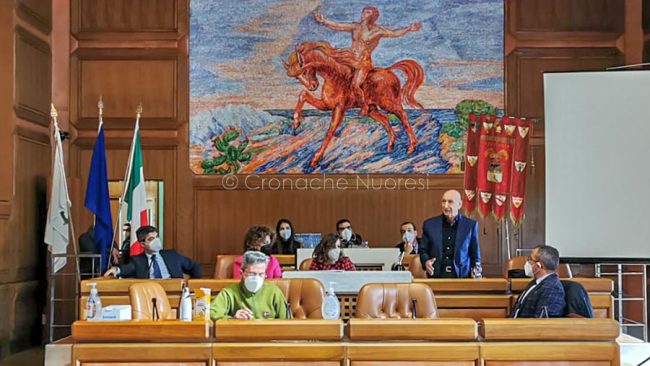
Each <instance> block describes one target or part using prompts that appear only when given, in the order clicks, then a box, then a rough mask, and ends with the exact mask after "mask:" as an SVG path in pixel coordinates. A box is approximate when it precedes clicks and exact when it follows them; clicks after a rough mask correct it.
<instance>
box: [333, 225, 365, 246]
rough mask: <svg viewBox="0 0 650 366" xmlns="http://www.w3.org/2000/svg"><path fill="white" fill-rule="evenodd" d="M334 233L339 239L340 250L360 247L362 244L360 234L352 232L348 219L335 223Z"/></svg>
mask: <svg viewBox="0 0 650 366" xmlns="http://www.w3.org/2000/svg"><path fill="white" fill-rule="evenodd" d="M336 232H337V233H339V237H340V238H341V248H355V247H360V246H361V244H362V243H363V239H362V238H361V234H359V233H355V232H354V231H352V224H351V223H350V220H348V219H341V220H339V221H338V222H337V223H336Z"/></svg>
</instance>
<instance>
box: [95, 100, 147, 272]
mask: <svg viewBox="0 0 650 366" xmlns="http://www.w3.org/2000/svg"><path fill="white" fill-rule="evenodd" d="M102 107H103V104H102ZM100 111H101V110H100ZM141 115H142V102H140V104H138V109H137V110H136V117H135V128H134V129H133V139H132V140H131V149H130V151H129V160H128V161H127V163H126V171H125V172H124V186H123V188H122V195H121V196H120V203H119V206H118V208H117V220H116V221H117V223H116V224H115V229H114V230H113V240H112V242H111V254H109V255H112V252H113V248H114V247H115V245H116V244H117V245H119V248H120V249H122V243H119V244H118V243H115V235H116V234H117V230H118V227H119V226H120V222H121V218H122V208H123V206H124V196H125V195H126V190H127V189H128V187H129V183H130V182H129V180H130V178H131V174H130V172H131V165H132V164H133V149H134V148H135V139H136V135H137V131H139V130H140V116H141ZM111 267H113V266H112V265H111V261H108V268H111Z"/></svg>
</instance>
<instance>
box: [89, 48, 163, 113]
mask: <svg viewBox="0 0 650 366" xmlns="http://www.w3.org/2000/svg"><path fill="white" fill-rule="evenodd" d="M80 63H81V65H80V73H81V75H80V82H81V85H80V88H81V89H80V101H79V103H80V106H79V107H80V109H81V118H91V119H96V118H97V112H98V111H97V101H98V100H99V97H100V95H101V96H103V99H104V108H105V109H104V116H105V117H106V118H107V119H110V118H131V119H134V117H135V111H136V109H137V107H138V104H139V103H142V105H143V107H144V108H145V109H144V114H143V115H144V116H146V117H147V118H175V117H176V63H175V61H174V60H82V61H80Z"/></svg>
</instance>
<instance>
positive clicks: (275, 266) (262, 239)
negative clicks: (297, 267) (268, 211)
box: [232, 226, 282, 279]
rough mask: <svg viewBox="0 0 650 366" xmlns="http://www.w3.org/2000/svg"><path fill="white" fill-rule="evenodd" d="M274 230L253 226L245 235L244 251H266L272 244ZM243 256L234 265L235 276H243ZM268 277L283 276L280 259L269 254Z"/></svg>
mask: <svg viewBox="0 0 650 366" xmlns="http://www.w3.org/2000/svg"><path fill="white" fill-rule="evenodd" d="M273 236H274V235H273V231H272V230H271V229H270V228H268V227H266V226H253V227H251V228H250V229H248V231H247V232H246V236H245V237H244V252H248V251H254V252H262V253H264V251H265V249H264V248H268V247H270V246H271V242H272V241H273ZM241 266H242V257H241V256H240V257H238V258H237V259H236V260H235V263H234V264H233V267H232V276H233V278H236V279H240V278H241ZM266 278H282V269H280V262H278V259H277V258H275V257H272V256H269V264H268V266H267V267H266Z"/></svg>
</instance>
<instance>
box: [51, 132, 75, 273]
mask: <svg viewBox="0 0 650 366" xmlns="http://www.w3.org/2000/svg"><path fill="white" fill-rule="evenodd" d="M54 140H55V142H56V146H55V150H54V162H53V164H52V194H51V195H50V207H49V208H48V210H47V224H46V226H45V243H47V244H48V245H49V250H50V253H52V254H66V253H67V247H68V241H69V230H70V200H69V199H68V185H67V183H66V181H65V168H64V167H63V146H62V143H61V136H60V135H59V126H58V124H57V123H56V122H55V123H54ZM65 264H66V259H65V258H56V259H55V260H54V272H57V271H58V270H60V269H61V268H63V267H64V266H65Z"/></svg>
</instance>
